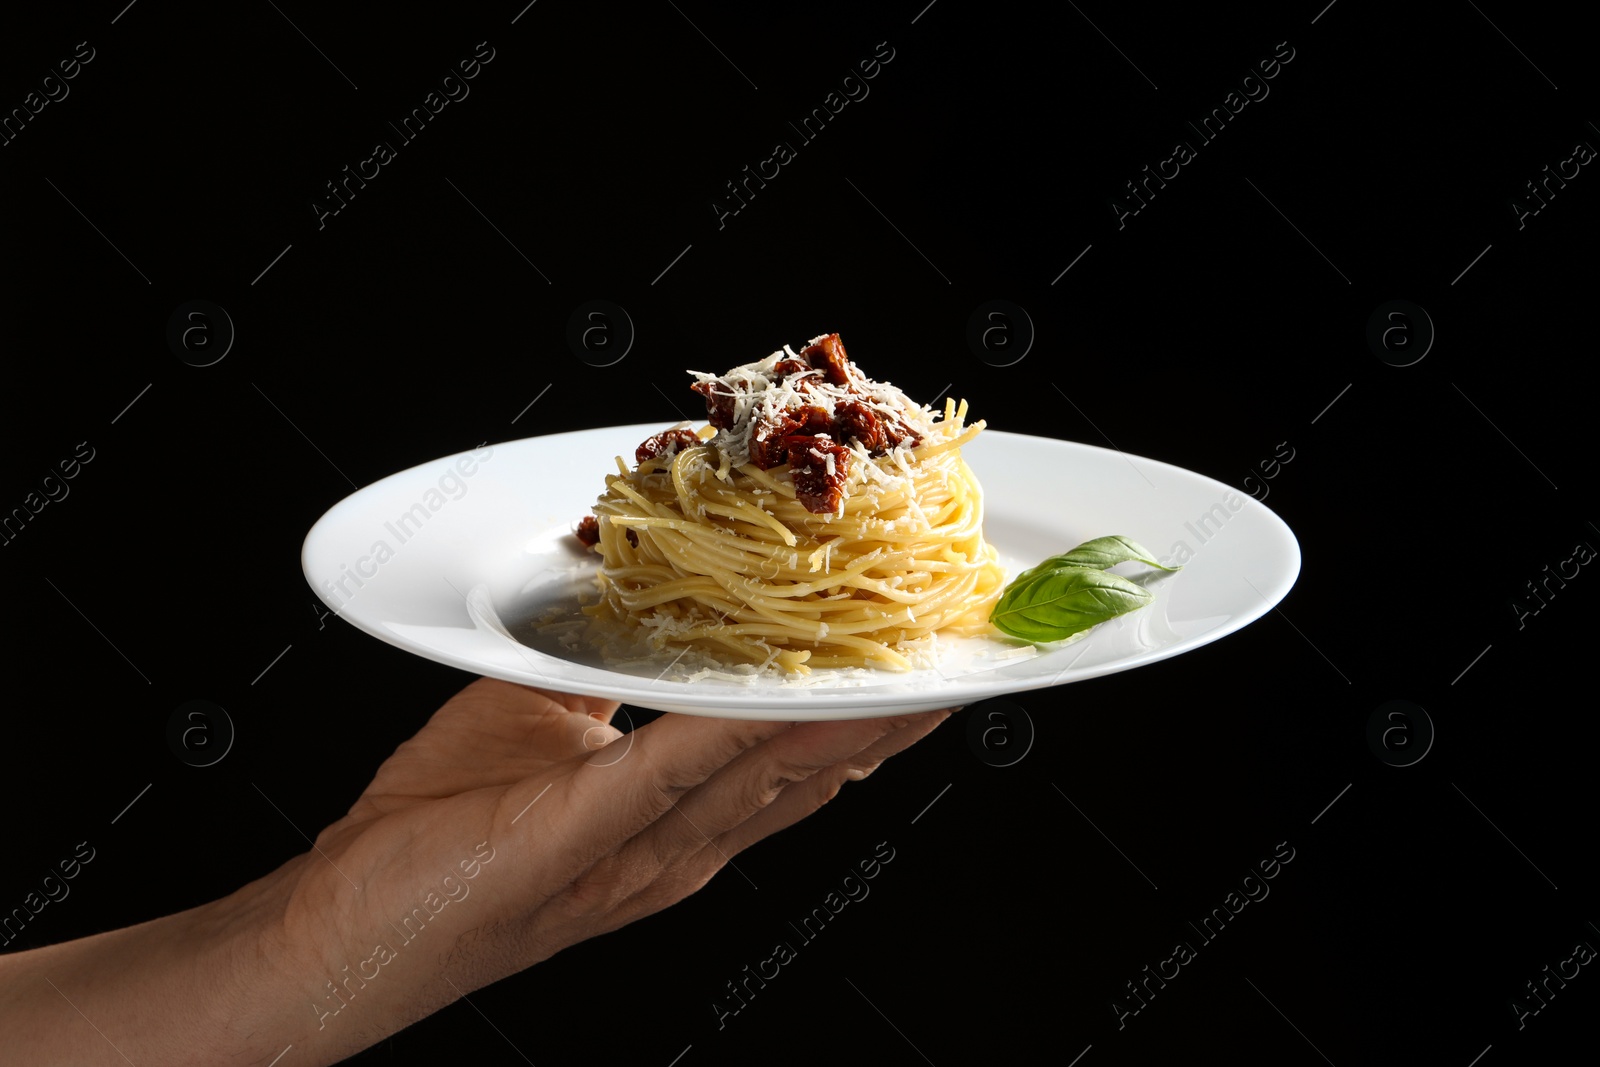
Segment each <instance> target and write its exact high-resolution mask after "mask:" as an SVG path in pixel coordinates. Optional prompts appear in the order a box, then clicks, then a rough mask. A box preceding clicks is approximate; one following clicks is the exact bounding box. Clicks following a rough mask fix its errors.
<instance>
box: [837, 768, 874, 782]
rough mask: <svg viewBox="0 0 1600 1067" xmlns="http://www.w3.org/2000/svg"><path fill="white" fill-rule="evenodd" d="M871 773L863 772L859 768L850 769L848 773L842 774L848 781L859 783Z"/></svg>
mask: <svg viewBox="0 0 1600 1067" xmlns="http://www.w3.org/2000/svg"><path fill="white" fill-rule="evenodd" d="M871 773H872V772H871V771H864V770H862V769H861V768H859V767H851V768H850V769H849V770H848V771H845V772H844V776H845V777H846V778H848V779H850V780H851V781H852V782H859V781H861V779H863V778H865V777H866V776H867V775H869V774H871Z"/></svg>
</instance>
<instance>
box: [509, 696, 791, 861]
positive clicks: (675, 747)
mask: <svg viewBox="0 0 1600 1067" xmlns="http://www.w3.org/2000/svg"><path fill="white" fill-rule="evenodd" d="M575 719H578V721H580V722H581V719H580V718H579V717H575ZM592 725H599V724H592ZM791 726H793V723H789V722H771V721H759V720H757V721H744V720H724V719H710V718H702V717H698V716H689V715H667V716H664V717H663V718H660V719H657V720H656V721H655V722H652V723H650V724H649V725H647V726H643V727H640V728H639V729H638V730H635V731H633V732H632V733H630V734H627V735H625V736H621V737H619V738H618V739H616V740H613V741H612V742H611V743H610V744H608V745H606V746H605V747H604V748H601V749H600V750H598V751H596V752H594V753H593V754H591V755H590V756H589V757H588V758H587V759H586V760H578V761H573V762H570V763H565V764H561V765H559V766H558V767H557V768H554V770H555V772H556V774H557V777H556V778H552V777H550V776H547V775H535V776H533V777H532V778H529V779H527V780H525V781H523V782H520V783H518V784H517V785H515V786H513V787H512V788H511V789H509V790H507V792H506V793H505V795H504V796H503V797H502V798H501V801H500V803H499V806H498V810H497V813H496V816H495V830H496V832H497V833H499V834H500V835H501V836H502V837H504V838H505V839H506V840H508V841H510V842H512V843H513V844H515V843H517V842H527V843H528V844H526V845H525V846H524V847H527V848H529V849H530V850H532V849H534V848H537V851H538V853H539V857H540V862H541V869H540V871H539V874H538V883H539V885H541V886H544V887H545V888H546V889H547V890H548V891H549V892H554V891H555V890H557V889H560V888H561V887H563V886H565V885H567V884H568V883H569V882H571V881H573V879H575V878H576V877H578V876H579V875H580V874H582V873H583V872H585V871H587V870H589V868H591V867H593V866H594V865H595V863H596V862H598V861H599V860H601V859H602V858H604V857H606V856H609V855H611V854H613V853H615V852H616V851H617V850H618V849H620V848H621V847H622V845H623V843H624V842H626V841H628V840H629V839H630V838H632V837H634V836H635V835H637V834H639V833H640V832H642V831H643V830H644V829H645V828H647V827H648V826H650V825H651V824H652V823H654V822H655V821H656V820H657V819H659V818H660V817H661V816H662V815H663V814H664V813H666V812H669V811H671V809H672V804H673V801H674V800H675V799H676V798H677V797H679V796H681V795H682V794H683V793H685V792H686V791H687V790H689V789H691V788H693V787H694V786H697V785H699V784H700V783H701V782H704V781H705V780H706V779H708V778H710V777H711V776H712V775H713V774H714V773H716V772H717V771H718V770H719V769H721V768H722V767H724V766H726V765H727V764H728V763H730V762H732V761H733V760H735V759H736V758H737V757H738V756H739V755H740V754H741V753H743V752H745V751H747V750H750V749H752V748H755V747H757V746H759V745H761V744H763V743H764V742H767V741H769V740H770V739H772V738H774V737H777V736H780V735H782V734H784V733H786V732H788V730H789V729H790V727H791ZM607 728H608V729H612V728H611V727H607ZM585 729H588V728H585ZM556 781H559V782H560V784H561V788H560V789H559V790H558V791H556V792H555V793H553V794H552V795H551V796H549V797H546V798H545V802H544V803H542V804H539V803H536V802H538V801H539V800H540V798H541V797H544V792H543V791H544V790H545V789H546V788H547V787H549V786H551V785H552V783H553V782H556Z"/></svg>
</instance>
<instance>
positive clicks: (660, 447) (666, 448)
mask: <svg viewBox="0 0 1600 1067" xmlns="http://www.w3.org/2000/svg"><path fill="white" fill-rule="evenodd" d="M699 443H700V437H699V435H698V434H696V433H695V432H694V431H693V430H662V431H661V432H660V433H658V434H656V435H654V436H653V437H646V438H645V439H644V443H643V444H641V445H640V446H639V447H638V448H636V449H634V452H633V461H634V462H635V463H643V462H644V461H645V460H647V459H655V458H656V457H657V456H675V455H677V454H678V453H679V452H681V451H683V450H684V449H686V448H693V447H694V446H695V445H697V444H699Z"/></svg>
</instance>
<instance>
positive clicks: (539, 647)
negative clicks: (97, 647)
mask: <svg viewBox="0 0 1600 1067" xmlns="http://www.w3.org/2000/svg"><path fill="white" fill-rule="evenodd" d="M660 429H661V426H660V425H659V424H656V423H647V424H643V425H638V426H620V427H618V426H613V427H608V428H605V429H599V430H585V431H582V432H579V433H567V434H556V435H552V436H548V437H534V438H528V439H526V440H522V441H512V442H508V443H505V444H498V445H493V446H490V447H488V448H484V449H479V450H476V451H475V452H465V453H461V454H460V455H459V456H451V457H448V458H445V459H440V460H436V461H434V462H432V463H424V464H422V465H421V466H418V467H413V468H411V469H410V470H407V471H401V472H400V473H399V474H394V475H391V476H390V477H388V478H385V479H383V480H382V481H379V482H375V483H374V484H372V485H369V486H367V487H366V488H365V489H362V490H360V491H358V492H356V493H354V494H352V495H351V496H349V497H347V498H346V499H344V500H342V501H340V502H339V503H338V504H337V505H335V506H334V507H333V508H331V509H330V510H329V511H328V513H327V514H326V515H324V516H323V517H322V518H321V519H319V520H318V521H317V524H316V525H315V526H313V527H312V528H311V532H310V533H309V534H308V535H307V536H306V542H305V546H304V549H303V552H302V557H301V559H302V564H303V566H304V569H305V574H306V579H307V580H308V581H309V582H310V583H311V587H312V588H313V589H315V590H316V591H317V592H318V594H319V595H320V596H321V597H322V598H323V600H324V601H326V602H327V603H328V605H329V606H330V607H331V608H333V609H334V610H335V611H336V612H337V613H338V614H339V615H340V616H341V617H343V618H344V619H345V620H346V621H347V622H350V623H351V624H353V625H355V626H357V627H359V628H361V629H362V630H365V631H366V632H367V633H370V634H372V635H373V636H374V637H379V638H382V639H383V640H385V641H387V642H389V643H390V644H392V645H396V646H398V647H400V648H403V649H406V650H408V651H411V652H415V653H416V654H418V655H420V656H426V657H427V658H428V659H432V660H437V661H438V662H440V663H447V664H450V665H451V666H455V667H460V668H462V669H463V670H468V671H472V672H474V673H478V674H485V675H490V676H492V677H496V678H503V679H505V680H507V681H512V682H520V683H522V684H524V685H532V686H537V687H540V688H544V689H557V690H562V691H566V692H572V693H583V694H589V695H594V696H606V697H611V698H614V699H616V700H620V701H623V702H625V703H628V704H633V705H635V706H638V707H645V708H655V709H658V710H661V711H675V712H684V713H687V714H691V715H710V716H718V717H723V718H751V719H754V718H773V717H780V718H787V719H796V720H798V719H850V718H867V717H871V716H877V715H892V714H899V713H903V712H909V711H925V710H929V709H932V708H941V707H952V706H956V705H963V704H970V703H973V702H974V701H978V700H982V699H985V698H988V697H996V696H1002V695H1005V694H1008V693H1018V692H1023V691H1025V690H1029V689H1041V688H1044V687H1046V686H1052V685H1058V684H1064V683H1067V682H1077V681H1082V680H1083V679H1085V678H1096V677H1099V676H1100V675H1104V674H1111V673H1113V672H1116V671H1124V670H1127V669H1129V668H1130V667H1138V666H1142V665H1144V664H1146V663H1154V662H1156V661H1157V660H1163V659H1166V658H1168V657H1170V656H1176V655H1177V654H1179V653H1180V652H1187V651H1189V650H1190V649H1193V648H1198V647H1199V646H1201V645H1204V644H1207V643H1208V642H1211V641H1215V640H1217V639H1218V638H1220V637H1223V636H1225V635H1227V634H1230V633H1232V632H1234V631H1235V630H1238V629H1239V628H1240V627H1242V626H1245V625H1247V624H1249V623H1250V622H1252V621H1254V620H1255V619H1257V618H1259V617H1260V616H1262V615H1264V614H1265V613H1266V612H1267V611H1268V610H1269V609H1270V608H1271V607H1272V606H1273V605H1274V604H1276V603H1277V602H1278V601H1279V600H1281V599H1283V596H1284V594H1286V593H1287V592H1288V591H1289V588H1290V586H1292V585H1293V584H1294V580H1295V577H1296V576H1297V575H1298V574H1299V573H1300V546H1299V544H1298V543H1297V542H1296V541H1295V538H1294V534H1293V533H1291V532H1290V530H1289V528H1288V526H1287V525H1285V524H1284V522H1283V520H1282V519H1280V518H1278V516H1277V515H1275V514H1273V513H1272V512H1271V511H1270V510H1268V509H1267V507H1266V506H1264V505H1263V504H1261V503H1260V502H1258V501H1256V500H1254V499H1252V498H1250V497H1247V496H1245V495H1244V494H1242V493H1240V492H1239V491H1238V490H1236V489H1234V488H1232V487H1231V486H1228V485H1224V484H1223V483H1221V482H1218V481H1215V480H1213V479H1211V478H1207V477H1204V476H1202V475H1199V474H1195V473H1193V472H1191V471H1186V470H1183V469H1182V468H1179V467H1174V466H1172V465H1171V464H1168V463H1162V462H1160V461H1158V460H1152V459H1143V458H1140V457H1137V456H1128V455H1126V454H1124V453H1121V452H1116V451H1112V450H1109V449H1104V448H1098V447H1095V446H1093V445H1085V444H1076V443H1073V442H1069V441H1057V440H1052V439H1049V438H1040V437H1026V436H1023V435H1020V434H1011V433H1003V432H1000V431H997V430H986V431H984V432H983V433H982V434H981V435H980V436H979V437H978V438H977V439H976V440H975V441H973V442H972V443H971V444H970V445H968V446H967V447H966V448H964V449H963V455H964V457H965V458H966V460H967V462H968V464H969V465H970V466H971V468H972V470H973V473H974V474H975V475H976V476H977V478H978V480H979V482H980V483H981V484H982V485H983V488H984V495H985V507H986V514H985V520H984V532H985V536H986V537H987V538H988V540H989V542H990V543H991V544H993V545H994V546H995V548H996V549H997V550H998V551H999V553H1000V558H1001V561H1002V562H1003V563H1004V564H1005V566H1006V570H1007V573H1008V574H1010V575H1014V574H1016V573H1017V572H1018V571H1020V570H1022V569H1024V568H1026V567H1031V566H1033V565H1034V564H1036V563H1038V562H1039V561H1041V560H1043V559H1044V558H1046V557H1048V556H1051V555H1054V554H1056V553H1059V552H1064V551H1066V550H1067V549H1069V548H1072V547H1073V546H1075V545H1078V544H1080V543H1082V542H1084V541H1087V540H1089V539H1090V538H1094V537H1100V536H1103V535H1106V534H1122V535H1124V536H1126V537H1130V538H1132V539H1133V540H1135V541H1137V542H1139V543H1141V544H1143V545H1144V546H1145V547H1147V548H1149V549H1150V550H1151V551H1153V552H1154V553H1156V555H1157V557H1158V558H1163V559H1167V560H1169V561H1175V560H1177V559H1181V558H1182V556H1183V555H1184V554H1187V556H1188V562H1187V565H1186V566H1185V567H1184V569H1183V570H1181V571H1179V572H1178V573H1176V574H1172V575H1159V576H1156V572H1152V571H1149V570H1147V569H1141V568H1138V567H1136V566H1135V567H1130V566H1123V567H1119V568H1118V572H1119V573H1127V574H1128V575H1129V576H1130V577H1134V578H1135V580H1137V581H1140V582H1141V583H1144V584H1146V586H1147V588H1149V589H1150V590H1151V591H1152V592H1154V593H1155V598H1154V599H1153V600H1152V601H1151V602H1150V603H1149V604H1147V605H1146V606H1145V607H1143V608H1141V609H1140V610H1138V611H1136V612H1133V613H1131V614H1129V615H1124V616H1121V617H1120V618H1117V619H1113V620H1111V621H1110V622H1107V623H1102V624H1101V625H1100V626H1098V627H1096V628H1095V629H1093V630H1091V631H1089V632H1088V633H1087V635H1085V636H1083V637H1082V638H1080V639H1077V640H1074V641H1070V642H1066V643H1064V644H1060V645H1047V646H1041V647H1040V648H1039V649H1038V650H1037V654H1032V646H1026V645H1022V644H1021V643H1019V642H1014V641H1011V640H1009V639H1006V638H1003V637H1000V636H996V637H994V638H988V637H979V638H966V639H959V640H954V641H949V642H947V643H946V642H942V643H941V647H942V648H943V651H942V652H941V654H940V656H939V660H938V664H937V667H936V668H935V669H924V670H918V671H913V672H910V673H898V674H897V673H892V672H882V671H828V670H819V671H816V672H814V673H813V675H812V677H811V678H810V679H808V680H806V684H803V685H796V684H794V683H793V682H792V681H785V680H784V679H783V678H782V677H781V676H776V675H774V676H762V677H758V678H753V679H738V680H736V679H725V678H716V677H701V678H699V679H697V680H693V681H683V680H677V679H676V677H675V675H676V674H677V673H680V671H681V668H670V669H668V670H667V671H666V672H665V673H664V674H663V673H662V667H663V664H662V663H660V662H657V663H651V664H638V665H634V666H631V667H629V666H610V667H608V666H606V665H603V664H600V663H599V662H598V661H597V660H595V659H594V658H593V657H592V656H586V655H584V654H583V653H580V652H576V651H569V650H567V649H565V648H563V647H562V646H561V645H560V644H559V642H558V641H557V640H556V639H555V638H554V637H551V636H542V635H540V634H538V633H536V632H535V630H534V628H533V626H532V625H531V624H530V620H534V619H537V618H539V617H541V616H542V615H544V614H547V613H548V612H550V611H551V610H552V608H553V607H556V606H561V605H566V606H568V607H569V608H571V607H573V606H574V605H575V604H576V602H577V599H578V597H579V596H580V594H582V593H583V592H585V591H589V590H592V588H593V584H592V576H593V573H594V569H595V567H596V565H597V557H595V556H594V555H593V554H592V553H587V552H584V551H582V550H581V548H580V546H579V545H578V542H577V539H576V538H575V537H574V536H573V535H572V530H573V528H574V525H575V523H576V522H577V520H578V519H579V518H580V517H581V516H583V515H586V514H588V513H589V509H590V507H591V506H592V505H593V504H594V501H595V499H596V498H597V497H598V496H599V494H600V492H601V491H602V490H603V489H604V487H605V485H604V483H605V476H606V474H607V472H609V471H614V470H615V469H616V464H615V460H614V458H613V457H615V456H619V455H620V456H624V457H627V458H630V459H631V457H632V455H633V450H634V448H635V447H636V446H637V445H638V444H639V442H640V441H642V440H644V438H646V437H648V436H649V435H650V434H653V433H656V432H658V431H659V430H660ZM403 517H408V518H407V519H406V521H404V522H402V521H401V520H402V518H403ZM590 599H591V600H592V599H594V598H593V596H592V595H591V596H590ZM513 635H516V636H513ZM1018 653H1022V655H1018Z"/></svg>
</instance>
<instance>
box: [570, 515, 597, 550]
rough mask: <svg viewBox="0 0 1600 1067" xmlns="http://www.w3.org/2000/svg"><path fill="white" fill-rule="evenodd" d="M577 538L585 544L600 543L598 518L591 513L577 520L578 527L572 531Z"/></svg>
mask: <svg viewBox="0 0 1600 1067" xmlns="http://www.w3.org/2000/svg"><path fill="white" fill-rule="evenodd" d="M574 532H575V533H576V534H577V536H578V540H579V541H582V542H583V543H584V544H585V545H598V544H599V543H600V520H598V519H596V518H595V517H594V516H593V515H585V516H584V517H583V518H581V519H579V520H578V529H577V530H576V531H574Z"/></svg>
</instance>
